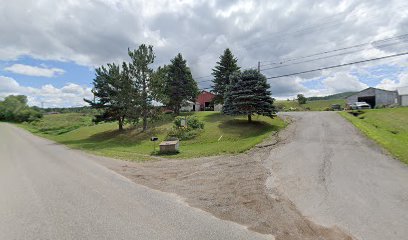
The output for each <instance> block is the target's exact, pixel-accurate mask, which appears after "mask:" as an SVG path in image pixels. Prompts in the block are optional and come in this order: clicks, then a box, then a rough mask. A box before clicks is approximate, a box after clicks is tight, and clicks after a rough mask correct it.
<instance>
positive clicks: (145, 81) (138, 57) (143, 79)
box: [128, 44, 155, 131]
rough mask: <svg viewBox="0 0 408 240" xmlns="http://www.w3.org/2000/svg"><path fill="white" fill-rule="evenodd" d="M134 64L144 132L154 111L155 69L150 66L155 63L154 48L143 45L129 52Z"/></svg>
mask: <svg viewBox="0 0 408 240" xmlns="http://www.w3.org/2000/svg"><path fill="white" fill-rule="evenodd" d="M128 53H129V56H130V58H131V60H132V62H131V63H130V64H129V69H130V74H131V76H132V78H133V82H134V84H135V86H136V88H138V90H139V91H140V98H139V101H140V104H139V106H140V110H141V115H142V119H143V131H145V130H146V129H147V118H148V115H149V112H150V110H151V109H152V94H151V90H150V89H149V85H150V80H151V76H152V73H153V69H151V68H149V65H150V64H152V63H153V62H154V58H155V56H154V53H153V46H151V45H149V46H146V45H145V44H142V45H140V46H139V48H138V49H137V50H134V51H130V50H128Z"/></svg>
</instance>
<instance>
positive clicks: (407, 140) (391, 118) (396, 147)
mask: <svg viewBox="0 0 408 240" xmlns="http://www.w3.org/2000/svg"><path fill="white" fill-rule="evenodd" d="M340 114H341V115H342V116H343V117H345V118H346V119H348V120H349V121H350V122H352V123H353V124H354V125H355V126H356V127H357V128H359V129H360V130H361V131H362V132H363V133H364V134H365V135H367V136H368V137H369V138H371V139H373V140H374V141H376V142H377V143H379V144H380V145H381V146H383V147H384V148H385V149H387V150H388V151H389V152H390V153H391V154H392V155H393V156H395V157H396V158H398V159H400V160H401V161H402V162H404V163H406V164H408V108H407V107H401V108H384V109H372V110H365V111H364V112H363V113H362V114H360V115H358V116H353V115H351V114H349V113H347V112H341V113H340Z"/></svg>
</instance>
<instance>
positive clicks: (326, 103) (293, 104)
mask: <svg viewBox="0 0 408 240" xmlns="http://www.w3.org/2000/svg"><path fill="white" fill-rule="evenodd" d="M345 103H346V100H345V99H333V100H315V101H307V102H306V104H299V103H298V102H297V101H293V100H290V101H287V100H279V101H276V102H275V105H276V106H279V105H280V106H283V107H285V109H284V110H285V111H289V109H290V108H295V109H296V111H308V110H310V111H324V110H326V109H327V108H330V107H331V105H332V104H340V105H341V106H342V107H344V105H345Z"/></svg>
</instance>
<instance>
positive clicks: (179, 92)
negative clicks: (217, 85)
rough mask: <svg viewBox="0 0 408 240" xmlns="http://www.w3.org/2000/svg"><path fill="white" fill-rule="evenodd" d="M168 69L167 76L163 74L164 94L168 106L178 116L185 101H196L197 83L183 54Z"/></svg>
mask: <svg viewBox="0 0 408 240" xmlns="http://www.w3.org/2000/svg"><path fill="white" fill-rule="evenodd" d="M166 68H167V69H165V71H167V74H164V73H162V74H163V75H165V76H166V79H165V83H164V88H165V91H164V92H165V93H166V94H167V98H166V99H167V100H168V102H167V103H166V105H167V106H168V107H170V108H172V109H173V111H174V113H175V114H177V115H178V114H180V109H181V105H182V103H183V102H184V101H186V100H189V101H195V99H196V97H197V95H198V86H197V82H196V81H194V79H193V76H192V75H191V71H190V68H189V67H188V66H187V62H186V60H184V59H183V56H182V55H181V53H179V54H178V55H177V56H176V57H175V58H174V59H172V60H171V64H170V65H168V66H167V67H166Z"/></svg>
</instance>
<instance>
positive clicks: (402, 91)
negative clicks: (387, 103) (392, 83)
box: [397, 87, 408, 95]
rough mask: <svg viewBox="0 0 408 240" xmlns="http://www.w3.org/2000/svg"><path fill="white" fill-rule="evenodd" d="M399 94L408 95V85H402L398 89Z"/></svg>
mask: <svg viewBox="0 0 408 240" xmlns="http://www.w3.org/2000/svg"><path fill="white" fill-rule="evenodd" d="M397 91H398V95H408V87H401V88H398V89H397Z"/></svg>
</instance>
